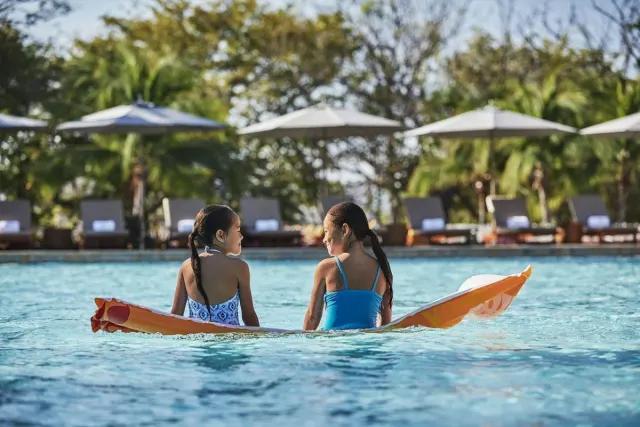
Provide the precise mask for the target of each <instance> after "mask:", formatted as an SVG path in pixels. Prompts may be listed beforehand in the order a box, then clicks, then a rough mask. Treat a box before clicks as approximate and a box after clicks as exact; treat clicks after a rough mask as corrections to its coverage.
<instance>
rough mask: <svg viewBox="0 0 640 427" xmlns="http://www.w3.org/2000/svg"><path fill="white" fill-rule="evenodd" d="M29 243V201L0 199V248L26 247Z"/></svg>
mask: <svg viewBox="0 0 640 427" xmlns="http://www.w3.org/2000/svg"><path fill="white" fill-rule="evenodd" d="M31 243H32V230H31V203H30V202H29V201H28V200H12V201H1V202H0V248H2V249H28V248H30V247H31Z"/></svg>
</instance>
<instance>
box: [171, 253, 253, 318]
mask: <svg viewBox="0 0 640 427" xmlns="http://www.w3.org/2000/svg"><path fill="white" fill-rule="evenodd" d="M199 256H200V274H201V278H202V287H203V288H204V291H205V292H206V293H207V297H208V298H209V304H210V305H216V304H222V303H224V302H227V301H229V300H230V299H232V298H233V297H234V296H235V295H236V293H237V294H238V296H239V298H240V309H241V310H242V320H243V321H244V324H245V325H248V326H260V322H259V320H258V316H257V315H256V312H255V309H254V307H253V297H252V295H251V286H250V280H251V279H250V273H249V265H248V264H247V263H246V262H245V261H243V260H241V259H239V258H231V257H228V256H226V255H223V254H220V253H213V254H211V253H203V254H200V255H199ZM187 298H191V299H192V300H194V301H196V302H198V303H200V304H203V305H205V304H206V302H205V300H204V296H203V295H201V293H200V291H199V290H198V285H197V283H196V277H195V274H194V272H193V268H192V267H191V259H187V260H186V261H185V262H183V263H182V266H181V267H180V271H179V272H178V280H177V283H176V290H175V293H174V296H173V305H172V307H171V313H173V314H178V315H180V316H183V315H184V309H185V305H186V303H187Z"/></svg>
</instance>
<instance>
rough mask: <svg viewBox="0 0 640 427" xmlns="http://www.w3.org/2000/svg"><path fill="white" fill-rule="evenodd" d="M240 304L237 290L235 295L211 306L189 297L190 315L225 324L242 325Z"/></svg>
mask: <svg viewBox="0 0 640 427" xmlns="http://www.w3.org/2000/svg"><path fill="white" fill-rule="evenodd" d="M239 305H240V294H239V293H238V292H236V294H235V295H234V296H232V297H231V298H230V299H228V300H226V301H225V302H223V303H220V304H213V305H210V306H209V310H207V305H206V304H202V303H199V302H198V301H194V300H192V299H191V298H190V297H187V306H188V307H189V317H190V318H191V319H198V320H203V321H205V322H206V321H209V322H216V323H222V324H225V325H240V321H239V320H238V306H239Z"/></svg>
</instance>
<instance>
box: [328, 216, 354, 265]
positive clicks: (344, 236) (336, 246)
mask: <svg viewBox="0 0 640 427" xmlns="http://www.w3.org/2000/svg"><path fill="white" fill-rule="evenodd" d="M322 226H323V228H324V238H323V239H322V243H324V245H325V246H326V248H327V252H329V255H331V256H336V255H339V254H341V253H344V252H346V249H347V248H346V242H347V241H348V237H349V235H350V233H351V231H350V229H349V226H348V225H347V224H345V225H343V226H342V227H336V225H335V224H334V223H333V221H332V220H331V217H330V216H329V215H327V216H325V217H324V221H323V223H322Z"/></svg>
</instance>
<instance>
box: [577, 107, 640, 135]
mask: <svg viewBox="0 0 640 427" xmlns="http://www.w3.org/2000/svg"><path fill="white" fill-rule="evenodd" d="M580 133H581V134H582V135H589V136H604V137H609V138H619V137H631V136H637V135H640V113H635V114H631V115H629V116H625V117H620V118H619V119H614V120H609V121H608V122H604V123H600V124H597V125H593V126H589V127H588V128H584V129H582V130H581V131H580Z"/></svg>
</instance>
